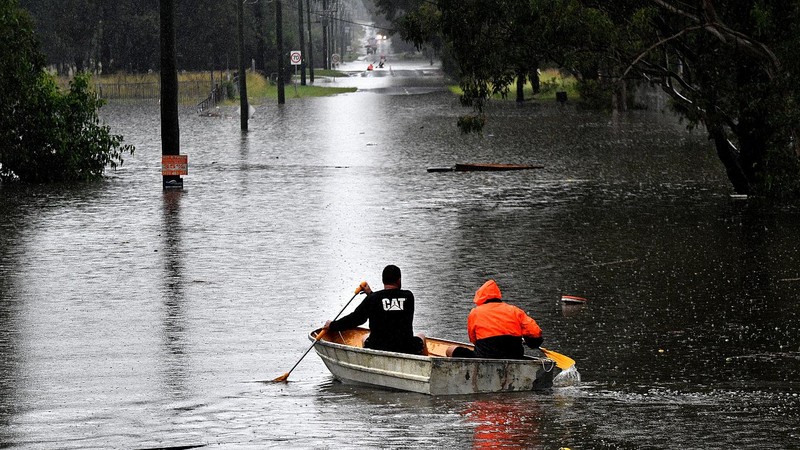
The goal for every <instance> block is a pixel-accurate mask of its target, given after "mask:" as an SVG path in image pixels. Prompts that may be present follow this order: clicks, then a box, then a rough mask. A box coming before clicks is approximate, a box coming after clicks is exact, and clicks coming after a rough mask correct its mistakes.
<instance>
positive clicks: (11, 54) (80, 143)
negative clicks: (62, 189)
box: [0, 0, 134, 182]
mask: <svg viewBox="0 0 800 450" xmlns="http://www.w3.org/2000/svg"><path fill="white" fill-rule="evenodd" d="M0 39H1V40H2V41H3V42H4V43H5V44H4V45H3V46H2V47H0V85H2V86H3V88H4V89H5V95H4V101H3V102H0V179H1V180H4V181H6V180H14V179H18V180H20V181H25V182H55V181H83V180H95V179H98V178H100V177H102V175H103V172H104V170H105V167H106V166H111V167H112V168H116V167H117V165H118V164H122V162H123V158H122V157H123V154H124V153H132V152H133V150H134V149H133V147H132V146H129V145H125V146H123V145H122V137H121V136H117V135H112V134H110V130H109V128H108V126H105V125H101V124H100V122H99V119H98V116H97V110H98V108H99V107H100V106H101V101H100V100H99V99H98V98H97V97H96V96H95V95H93V93H92V92H91V91H90V90H89V78H88V76H87V75H81V76H78V77H76V78H75V79H74V80H73V81H72V83H71V85H70V89H69V92H66V93H63V92H61V91H60V90H59V89H58V87H57V86H56V83H55V81H54V80H53V78H52V77H51V76H50V75H49V74H47V73H46V72H45V71H44V60H45V59H44V56H43V55H42V54H41V53H40V51H39V47H38V42H37V40H36V38H35V36H34V33H33V23H32V21H31V19H30V17H29V16H28V15H27V14H26V13H25V12H23V11H22V10H21V9H20V8H19V7H18V5H17V1H16V0H0Z"/></svg>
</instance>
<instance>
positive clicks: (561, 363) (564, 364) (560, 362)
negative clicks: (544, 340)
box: [539, 347, 575, 370]
mask: <svg viewBox="0 0 800 450" xmlns="http://www.w3.org/2000/svg"><path fill="white" fill-rule="evenodd" d="M539 350H541V351H542V353H544V356H546V357H548V358H550V359H552V360H553V361H555V363H556V366H558V368H559V369H561V370H567V369H569V368H570V367H572V366H574V365H575V360H574V359H572V358H570V357H569V356H567V355H562V354H561V353H556V352H554V351H552V350H548V349H546V348H543V347H539Z"/></svg>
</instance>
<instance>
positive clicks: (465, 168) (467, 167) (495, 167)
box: [455, 164, 544, 172]
mask: <svg viewBox="0 0 800 450" xmlns="http://www.w3.org/2000/svg"><path fill="white" fill-rule="evenodd" d="M542 168H544V166H530V165H525V164H456V167H455V170H456V171H457V172H472V171H503V170H528V169H542Z"/></svg>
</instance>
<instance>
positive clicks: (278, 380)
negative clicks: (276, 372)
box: [272, 372, 289, 383]
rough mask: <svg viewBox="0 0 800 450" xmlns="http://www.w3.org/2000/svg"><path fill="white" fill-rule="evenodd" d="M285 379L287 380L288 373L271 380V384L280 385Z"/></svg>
mask: <svg viewBox="0 0 800 450" xmlns="http://www.w3.org/2000/svg"><path fill="white" fill-rule="evenodd" d="M287 378H289V372H286V373H285V374H283V375H281V376H279V377H278V378H275V379H274V380H272V382H273V383H282V382H284V381H286V379H287Z"/></svg>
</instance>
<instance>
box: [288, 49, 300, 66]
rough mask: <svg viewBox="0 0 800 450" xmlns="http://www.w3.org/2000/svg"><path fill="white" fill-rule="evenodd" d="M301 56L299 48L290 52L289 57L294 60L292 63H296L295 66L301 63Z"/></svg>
mask: <svg viewBox="0 0 800 450" xmlns="http://www.w3.org/2000/svg"><path fill="white" fill-rule="evenodd" d="M301 58H302V57H301V56H300V51H299V50H293V51H292V52H291V53H290V54H289V59H290V60H291V61H292V64H293V65H295V66H296V65H298V64H300V60H301Z"/></svg>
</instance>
